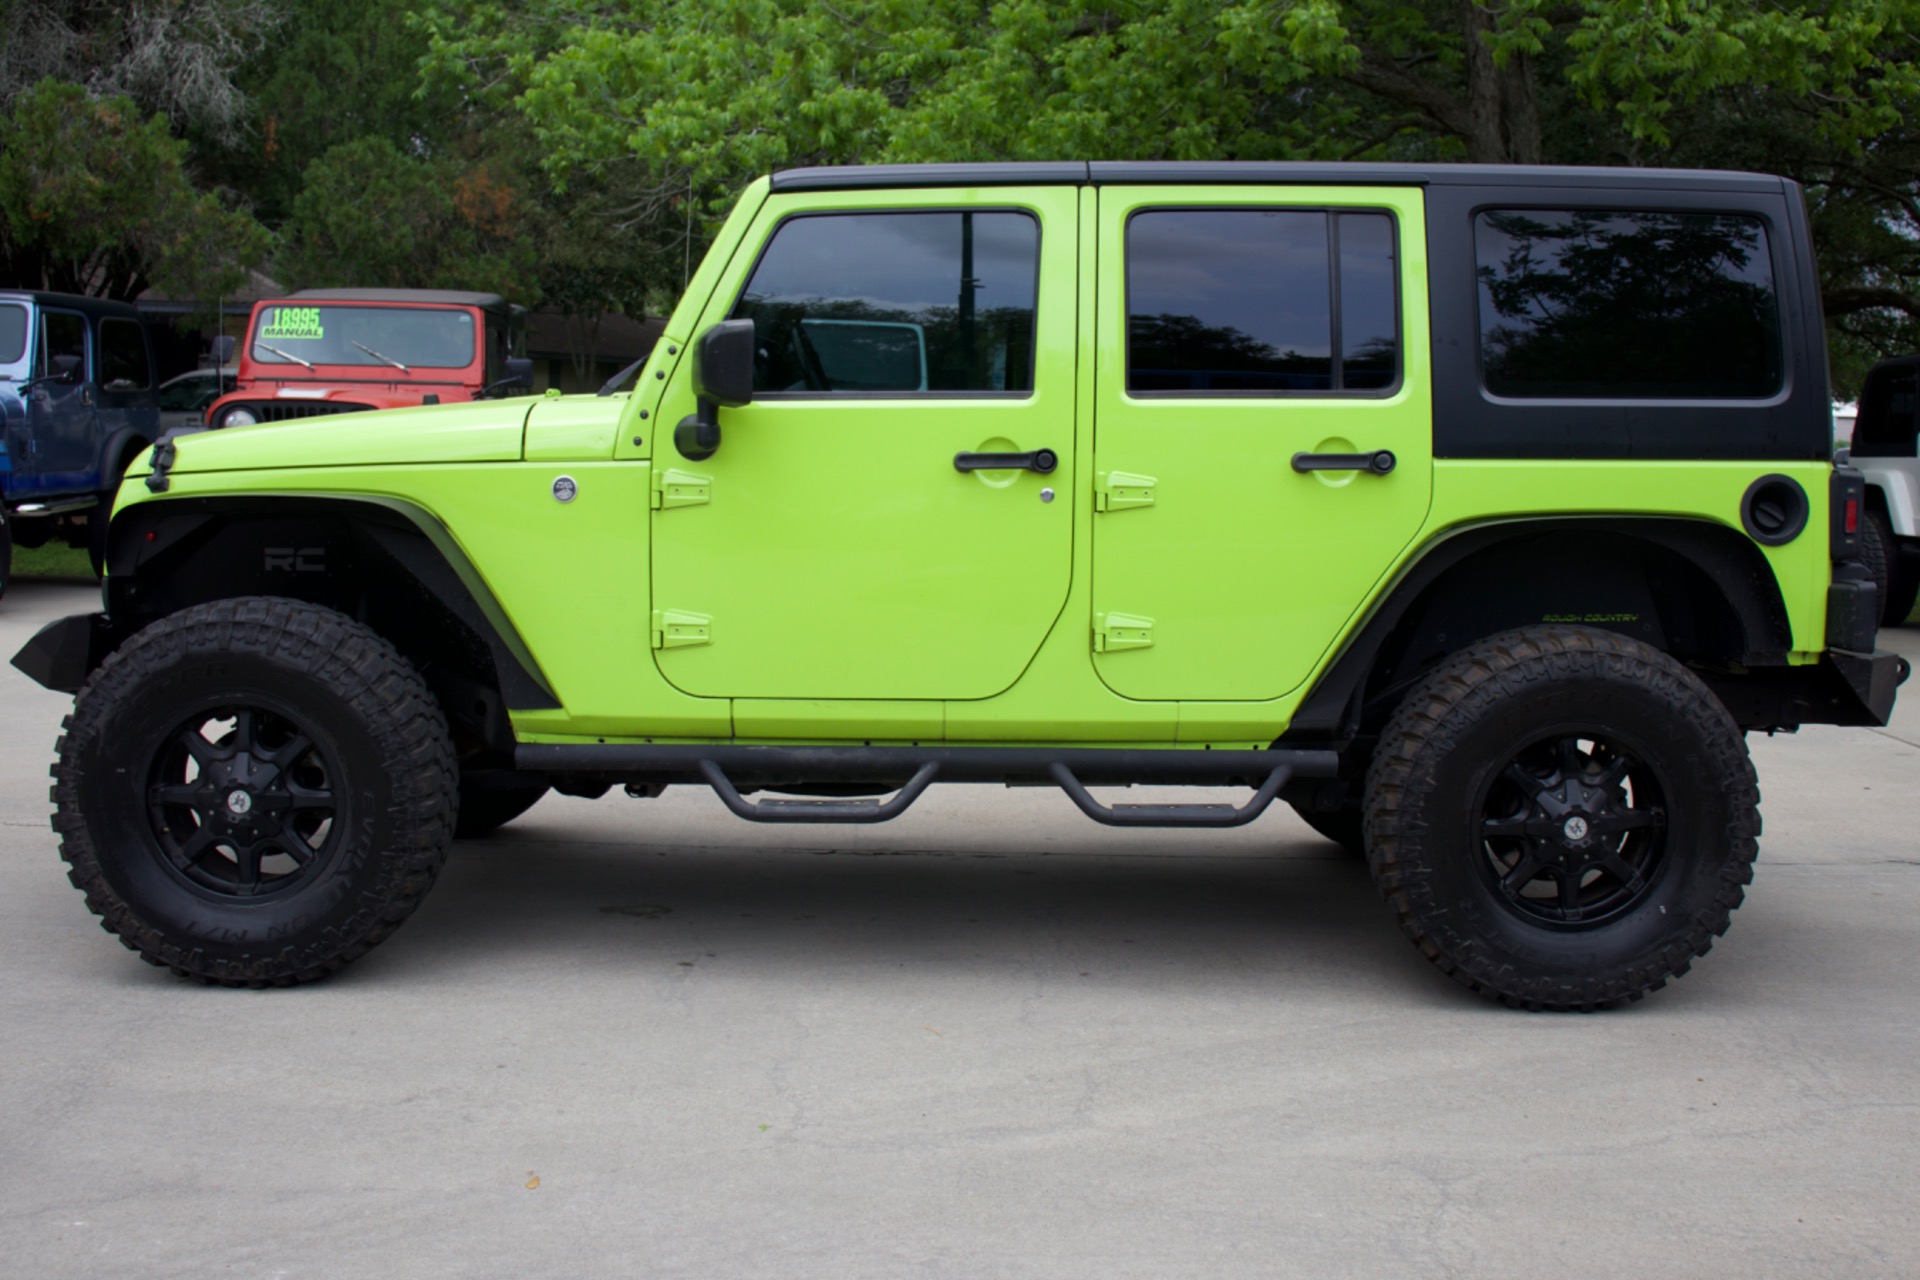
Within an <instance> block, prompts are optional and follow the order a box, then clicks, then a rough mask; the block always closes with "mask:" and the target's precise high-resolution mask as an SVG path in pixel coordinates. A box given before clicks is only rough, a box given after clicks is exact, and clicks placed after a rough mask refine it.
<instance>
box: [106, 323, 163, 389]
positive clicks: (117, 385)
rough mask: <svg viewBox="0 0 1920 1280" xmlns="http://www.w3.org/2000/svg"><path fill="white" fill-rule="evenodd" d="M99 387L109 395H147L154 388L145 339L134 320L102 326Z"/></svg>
mask: <svg viewBox="0 0 1920 1280" xmlns="http://www.w3.org/2000/svg"><path fill="white" fill-rule="evenodd" d="M100 385H101V386H102V387H105V388H106V389H107V390H108V391H145V390H146V389H147V388H148V387H150V386H152V385H153V375H152V372H151V371H150V370H149V369H148V367H147V339H146V335H145V334H143V333H141V332H140V326H139V325H137V324H135V323H134V322H133V321H131V320H102V321H101V322H100Z"/></svg>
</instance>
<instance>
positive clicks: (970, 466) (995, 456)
mask: <svg viewBox="0 0 1920 1280" xmlns="http://www.w3.org/2000/svg"><path fill="white" fill-rule="evenodd" d="M1059 465H1060V455H1059V454H1057V453H1055V452H1054V451H1053V450H1051V449H1035V450H1034V451H1033V452H1032V453H956V454H954V455H953V469H954V470H955V471H1036V472H1038V473H1040V474H1041V475H1043V476H1044V475H1048V474H1050V473H1051V472H1052V471H1053V469H1054V468H1055V467H1057V466H1059Z"/></svg>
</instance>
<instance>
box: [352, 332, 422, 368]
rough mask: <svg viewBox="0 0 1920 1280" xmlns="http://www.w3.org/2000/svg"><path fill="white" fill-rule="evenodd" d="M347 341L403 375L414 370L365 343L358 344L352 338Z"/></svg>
mask: <svg viewBox="0 0 1920 1280" xmlns="http://www.w3.org/2000/svg"><path fill="white" fill-rule="evenodd" d="M347 341H348V342H352V343H353V345H354V346H356V347H358V348H360V349H361V350H362V351H364V352H366V353H367V354H368V355H370V356H372V357H373V358H374V359H375V360H384V361H386V362H387V363H388V364H390V365H392V366H393V367H394V368H396V369H398V370H399V371H400V372H402V373H412V372H413V370H411V369H409V368H407V366H405V365H403V364H401V363H400V362H399V361H398V360H395V359H394V358H393V357H392V356H383V355H381V354H380V353H379V352H378V351H375V350H374V349H373V348H372V347H370V346H368V345H367V344H366V343H364V342H356V341H354V339H352V338H348V339H347Z"/></svg>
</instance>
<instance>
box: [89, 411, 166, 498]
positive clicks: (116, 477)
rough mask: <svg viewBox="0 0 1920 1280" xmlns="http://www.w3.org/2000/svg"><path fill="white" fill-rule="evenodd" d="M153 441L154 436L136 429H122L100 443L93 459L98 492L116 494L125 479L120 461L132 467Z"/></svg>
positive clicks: (124, 471) (124, 470) (124, 469)
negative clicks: (134, 461) (97, 477)
mask: <svg viewBox="0 0 1920 1280" xmlns="http://www.w3.org/2000/svg"><path fill="white" fill-rule="evenodd" d="M154 439H155V437H154V436H149V435H145V434H143V433H142V432H141V430H140V429H139V428H138V427H122V428H120V429H119V430H118V431H116V432H114V433H113V434H112V435H110V436H108V437H107V438H106V439H104V440H103V441H101V442H100V453H99V455H98V456H97V457H96V458H95V459H94V468H95V472H94V473H95V474H96V475H98V476H99V477H100V492H102V493H105V494H113V493H117V492H118V491H119V488H120V482H121V480H123V479H125V477H126V468H124V467H122V466H121V465H120V459H122V458H125V459H126V460H127V465H128V466H131V465H133V460H134V459H135V458H137V457H139V456H140V454H141V453H142V452H143V451H145V450H146V449H148V448H150V447H152V445H153V442H154ZM135 446H137V447H135Z"/></svg>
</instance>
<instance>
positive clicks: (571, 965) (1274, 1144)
mask: <svg viewBox="0 0 1920 1280" xmlns="http://www.w3.org/2000/svg"><path fill="white" fill-rule="evenodd" d="M93 598H94V596H93V593H92V591H91V590H90V589H86V588H75V587H59V586H50V585H43V584H32V583H25V584H19V585H17V586H16V587H15V588H13V589H12V590H10V591H9V593H8V595H7V598H6V599H5V601H3V602H0V654H4V655H6V656H11V654H12V653H13V652H14V651H15V650H16V649H17V648H18V647H19V645H20V643H21V642H22V641H23V640H24V639H25V638H26V636H27V635H29V634H30V633H31V630H32V629H33V628H34V627H36V626H37V625H38V624H39V623H40V622H41V621H43V620H45V619H48V618H51V617H54V616H57V615H59V614H63V613H68V612H79V611H81V610H84V609H85V608H87V607H89V602H90V600H92V599H93ZM1892 640H1893V642H1894V643H1895V644H1897V645H1900V646H1903V647H1904V648H1905V650H1906V651H1907V652H1909V653H1914V652H1916V651H1920V630H1906V631H1902V632H1899V633H1896V634H1895V635H1894V636H1893V637H1892ZM66 705H67V703H66V700H65V699H63V698H61V697H58V696H56V695H53V694H49V693H46V692H45V691H43V690H41V689H39V688H37V687H36V686H33V685H31V684H30V683H29V682H28V681H27V680H25V679H24V678H23V677H21V676H20V675H19V674H18V673H17V672H14V671H13V670H12V669H11V668H7V669H6V670H5V671H4V672H0V708H4V710H0V724H4V725H5V730H6V732H5V734H4V741H0V937H4V939H5V941H6V944H7V946H6V951H7V954H8V955H9V956H10V957H11V959H10V961H9V963H8V965H7V967H6V971H5V974H4V976H0V1172H3V1173H4V1186H5V1195H4V1197H0V1273H4V1274H6V1275H18V1276H34V1277H48V1276H96V1275H108V1274H115V1275H125V1276H138V1277H163V1276H190V1277H206V1276H224V1275H240V1276H262V1277H266V1276H313V1277H329V1278H331V1277H344V1276H370V1277H373V1276H377V1277H402V1276H404V1277H412V1276H512V1277H537V1276H556V1275H566V1276H685V1277H698V1278H702V1280H706V1278H717V1277H729V1278H730V1277H760V1276H765V1277H781V1278H783V1280H784V1278H788V1277H802V1276H826V1277H836V1278H841V1277H864V1276H875V1277H894V1276H910V1275H911V1276H918V1275H934V1276H945V1275H952V1276H975V1275H996V1276H1047V1277H1056V1276H1063V1277H1074V1276H1088V1277H1101V1278H1102V1280H1105V1278H1108V1277H1116V1276H1151V1277H1166V1276H1206V1277H1221V1276H1266V1275H1331V1274H1388V1273H1391V1274H1403V1275H1412V1276H1427V1275H1447V1274H1459V1275H1472V1276H1490V1275H1511V1276H1519V1275H1533V1274H1537V1273H1539V1272H1541V1271H1542V1270H1544V1269H1547V1268H1551V1269H1552V1270H1553V1271H1554V1272H1556V1273H1558V1274H1559V1275H1561V1276H1587V1275H1592V1276H1621V1275H1644V1276H1667V1275H1672V1276H1680V1275H1686V1276H1694V1275H1698V1274H1705V1273H1709V1272H1712V1273H1717V1274H1734V1275H1738V1274H1755V1275H1777V1276H1810V1275H1848V1276H1860V1275H1887V1276H1895V1275H1902V1276H1911V1275H1913V1274H1915V1273H1916V1272H1920V1243H1916V1241H1915V1239H1914V1226H1913V1206H1914V1204H1915V1201H1916V1196H1917V1195H1920V1065H1917V1062H1916V1060H1917V1059H1920V1030H1917V1029H1916V1013H1917V1012H1920V985H1917V984H1916V977H1915V974H1916V970H1917V969H1920V790H1917V789H1916V785H1915V784H1916V782H1917V781H1920V697H1916V698H1914V700H1913V701H1912V702H1910V703H1909V705H1908V706H1907V707H1906V708H1904V709H1903V712H1902V714H1901V716H1900V719H1899V720H1898V721H1897V722H1896V724H1895V726H1894V727H1893V728H1892V729H1891V730H1889V731H1886V732H1866V731H1857V730H1856V731H1840V730H1825V729H1810V730H1808V731H1806V732H1803V733H1801V734H1800V735H1798V736H1796V737H1782V738H1779V739H1774V740H1765V739H1760V740H1756V741H1755V743H1754V751H1755V755H1756V757H1757V759H1758V761H1759V767H1760V776H1761V787H1762V792H1763V794H1764V796H1765V814H1766V836H1765V839H1764V840H1763V842H1762V851H1761V866H1760V869H1759V873H1758V877H1757V881H1756V883H1755V886H1754V888H1753V891H1752V893H1751V896H1750V897H1749V898H1748V901H1747V905H1746V906H1745V907H1743V908H1742V909H1741V910H1740V912H1739V913H1738V914H1737V915H1736V917H1735V924H1734V928H1733V930H1732V932H1731V933H1730V934H1729V935H1728V936H1727V938H1726V939H1724V940H1723V941H1722V942H1721V944H1720V945H1719V946H1718V947H1716V948H1715V950H1714V953H1713V954H1712V955H1710V956H1708V957H1707V958H1706V959H1705V960H1704V961H1702V962H1701V963H1700V965H1699V967H1698V968H1697V970H1696V971H1695V972H1694V973H1693V974H1691V975H1689V976H1687V977H1686V978H1683V979H1682V980H1681V981H1679V982H1678V983H1677V984H1675V985H1674V986H1673V987H1671V988H1670V989H1668V990H1667V991H1665V992H1661V993H1659V994H1657V995H1655V996H1653V997H1652V998H1650V999H1649V1000H1647V1001H1645V1002H1644V1003H1642V1004H1640V1005H1638V1006H1636V1007H1634V1008H1631V1009H1627V1010H1621V1011H1617V1012H1613V1013H1607V1014H1601V1015H1593V1016H1584V1017H1583V1016H1537V1015H1536V1016H1529V1015H1524V1014H1516V1013H1511V1012H1507V1011H1504V1010H1501V1009H1499V1008H1496V1007H1494V1006H1491V1005H1487V1004H1483V1003H1482V1002H1480V1001H1479V1000H1477V999H1476V998H1474V997H1471V996H1469V995H1467V994H1465V993H1464V992H1462V991H1460V990H1457V989H1456V988H1455V987H1454V986H1453V985H1451V984H1450V983H1448V982H1447V981H1445V980H1443V979H1441V978H1440V977H1438V976H1437V974H1435V973H1433V972H1431V971H1429V969H1428V967H1427V966H1426V964H1425V962H1424V961H1422V960H1420V959H1419V958H1418V956H1417V955H1416V954H1415V953H1414V951H1413V949H1412V948H1411V947H1409V946H1408V945H1407V944H1406V942H1404V941H1403V940H1402V939H1401V937H1400V935H1399V934H1398V932H1397V931H1396V930H1394V929H1393V927H1392V926H1391V924H1390V923H1389V921H1388V920H1387V918H1386V915H1385V913H1384V911H1383V909H1382V908H1381V907H1380V906H1379V904H1378V902H1377V900H1376V898H1375V896H1374V892H1373V889H1372V887H1371V885H1370V884H1369V882H1368V880H1367V878H1366V876H1365V874H1364V872H1363V870H1362V869H1361V868H1360V867H1359V866H1358V865H1357V864H1355V863H1354V862H1352V861H1350V860H1348V859H1346V858H1344V857H1342V856H1339V855H1338V854H1337V853H1336V852H1335V851H1334V849H1333V848H1332V846H1330V845H1327V844H1324V843H1322V842H1320V841H1319V840H1317V839H1316V838H1315V837H1314V836H1313V835H1312V834H1311V833H1310V832H1309V831H1308V830H1307V829H1306V828H1305V827H1304V826H1302V825H1301V824H1300V823H1299V822H1297V821H1296V820H1295V819H1294V818H1293V817H1292V815H1291V814H1282V813H1278V812H1276V813H1275V814H1273V815H1270V816H1269V817H1267V818H1265V819H1262V820H1261V821H1260V822H1258V823H1255V824H1254V825H1253V826H1251V827H1249V828H1246V829H1243V830H1240V831H1237V832H1232V833H1229V834H1227V835H1226V836H1221V835H1219V834H1198V833H1178V834H1162V833H1150V832H1128V833H1120V834H1116V833H1114V832H1111V831H1108V830H1105V829H1103V828H1100V827H1097V826H1094V825H1093V824H1091V823H1088V822H1086V821H1085V820H1084V819H1082V818H1080V817H1079V815H1078V814H1077V813H1075V812H1073V811H1072V810H1071V809H1070V807H1069V806H1068V804H1067V802H1066V801H1065V800H1064V799H1063V798H1061V797H1059V796H1058V795H1055V794H1047V793H1039V792H1005V791H1001V790H997V789H995V790H988V789H959V788H956V789H951V790H949V791H947V792H946V793H945V794H941V793H939V792H938V791H936V793H935V794H934V795H933V796H932V797H931V798H930V799H929V800H927V801H926V802H923V804H922V805H921V806H920V808H919V809H918V810H916V811H915V812H914V813H912V814H909V815H908V816H907V817H906V818H904V819H902V820H900V821H898V822H896V823H893V824H890V825H888V826H885V827H879V828H873V829H858V828H847V829H834V828H814V829H805V830H787V829H778V828H776V829H773V830H770V831H769V830H763V829H760V828H756V827H752V826H749V825H747V824H744V823H740V822H737V821H736V820H734V819H733V818H731V817H730V816H728V815H727V814H726V813H725V812H724V811H723V810H722V809H721V808H720V805H719V803H718V802H717V801H715V800H714V799H712V797H710V796H706V795H703V794H698V793H695V792H693V791H691V790H683V789H677V790H675V791H670V792H669V793H668V794H667V795H666V796H665V797H663V798H662V799H660V800H656V801H635V800H628V799H625V798H614V797H609V798H607V799H604V800H601V801H597V802H587V801H580V800H567V799H558V798H550V799H548V800H546V801H543V802H542V803H541V804H540V805H539V806H537V807H536V808H535V809H534V810H533V811H532V812H531V813H530V814H528V815H527V816H526V817H525V818H523V819H522V820H520V821H519V822H517V823H515V824H513V825H512V826H510V827H508V828H506V829H505V830H504V831H502V832H501V833H500V834H499V835H498V836H497V837H495V838H494V839H491V840H488V841H484V842H476V843H471V844H463V845H459V846H456V848H455V850H454V853H453V856H452V859H451V861H450V863H449V865H448V868H447V871H446V873H445V875H444V876H443V878H442V879H441V882H440V884H439V886H438V887H437V888H436V889H435V890H434V893H433V895H432V896H431V897H430V898H429V900H428V901H427V903H426V905H425V906H424V907H423V908H422V910H421V911H420V913H419V914H418V915H417V916H416V917H415V918H414V919H413V921H412V922H411V923H409V924H408V925H407V927H406V928H405V929H403V930H402V931H401V932H400V933H399V934H398V935H397V936H396V937H395V938H394V939H393V940H392V941H390V942H389V943H387V944H386V945H384V946H382V947H381V948H379V949H378V950H377V951H375V952H374V953H373V954H372V955H370V956H368V957H367V958H366V959H364V960H362V961H361V962H359V963H358V964H357V965H355V966H353V967H352V968H351V969H349V970H348V971H347V972H346V973H344V974H342V975H340V976H338V977H337V978H335V979H333V980H331V981H329V982H325V983H322V984H319V985H317V986H313V987H308V988H302V989H298V990H293V991H270V992H247V991H226V990H209V989H205V988H201V987H197V986H193V985H189V984H186V983H183V982H180V981H178V980H176V979H174V978H172V977H170V976H168V975H166V974H164V973H162V972H160V971H159V970H156V969H152V968H149V967H148V966H146V965H145V964H142V963H141V962H140V961H139V960H138V959H136V958H135V957H134V956H133V955H132V954H131V953H130V952H127V951H124V950H122V949H121V947H120V946H119V945H118V943H116V942H115V941H114V940H112V939H111V938H109V937H108V936H107V935H105V934H103V933H102V932H100V930H99V929H98V928H97V927H95V925H94V922H93V919H92V917H91V916H89V915H88V914H87V912H86V910H85V908H84V906H83V904H82V902H81V899H80V896H79V894H78V893H76V892H75V891H73V890H72V889H70V888H69V887H68V886H67V884H66V881H65V878H64V874H63V868H62V866H61V864H60V862H59V859H58V857H57V856H56V853H55V846H54V841H53V837H52V836H51V834H50V833H49V831H48V828H47V822H46V813H47V808H48V805H47V800H46V795H47V783H46V764H47V761H48V758H49V756H50V752H51V746H52V741H53V737H54V734H55V731H56V727H57V725H58V723H59V718H60V716H61V714H62V713H63V711H64V710H65V707H66Z"/></svg>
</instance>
